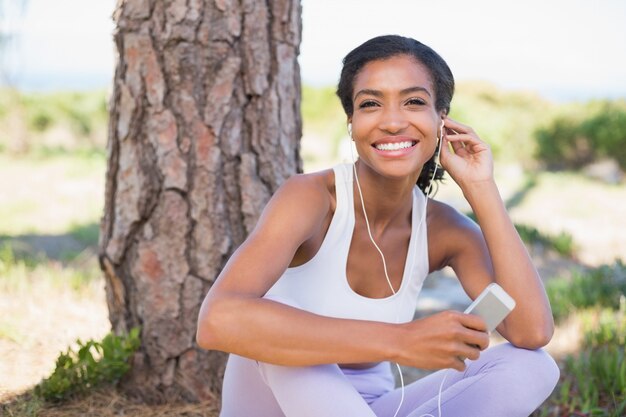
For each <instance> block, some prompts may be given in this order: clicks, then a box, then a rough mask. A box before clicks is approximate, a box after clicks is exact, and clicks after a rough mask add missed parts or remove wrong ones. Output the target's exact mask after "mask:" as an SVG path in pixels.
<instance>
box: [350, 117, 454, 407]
mask: <svg viewBox="0 0 626 417" xmlns="http://www.w3.org/2000/svg"><path fill="white" fill-rule="evenodd" d="M443 129H444V122H443V121H442V122H441V133H440V135H439V138H438V139H439V143H438V148H439V149H438V151H437V153H436V156H435V169H434V170H433V175H432V177H431V179H430V182H429V184H428V188H427V190H425V194H426V203H425V207H424V213H426V208H427V207H428V195H429V194H430V192H431V190H432V186H433V182H434V180H435V175H436V173H437V166H439V165H440V164H439V162H440V160H439V155H440V154H441V146H442V144H443ZM348 133H349V135H350V138H351V139H352V126H351V124H348ZM350 154H351V156H352V168H353V170H354V178H355V180H356V186H357V189H358V190H359V197H360V200H361V208H362V209H363V217H364V218H365V225H366V226H367V233H368V235H369V238H370V240H371V241H372V244H373V245H374V247H375V248H376V250H377V251H378V253H379V254H380V257H381V259H382V261H383V271H384V272H385V278H386V279H387V284H389V288H390V289H391V292H392V293H393V294H394V295H395V294H396V291H395V290H394V288H393V285H392V284H391V280H390V279H389V274H388V272H387V262H386V261H385V255H384V254H383V251H382V250H381V249H380V248H379V247H378V245H377V244H376V242H375V241H374V237H373V236H372V231H371V229H370V223H369V219H368V218H367V212H366V211H365V200H364V198H363V191H362V190H361V183H360V182H359V176H358V174H357V172H356V160H355V158H354V151H353V149H352V144H350ZM401 285H402V283H401ZM398 290H400V289H399V288H398ZM399 305H400V304H399ZM399 316H400V311H399V308H398V311H397V312H396V322H397V321H398V319H399ZM395 365H396V367H397V368H398V374H399V375H400V387H401V389H400V403H399V404H398V408H397V409H396V412H395V413H394V415H393V417H397V415H398V413H399V412H400V408H402V404H403V403H404V377H403V376H402V369H401V368H400V365H399V364H397V363H396V364H395ZM447 376H448V375H447V374H445V375H444V377H443V379H442V381H441V384H440V385H439V398H438V401H437V408H438V410H439V417H441V392H442V389H443V384H444V382H445V380H446V377H447ZM420 417H434V416H433V415H432V414H422V415H421V416H420Z"/></svg>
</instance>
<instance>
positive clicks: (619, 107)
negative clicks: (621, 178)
mask: <svg viewBox="0 0 626 417" xmlns="http://www.w3.org/2000/svg"><path fill="white" fill-rule="evenodd" d="M535 138H536V141H537V151H536V156H537V158H539V159H540V160H541V161H544V162H545V163H546V164H547V165H548V166H549V167H551V168H557V169H578V168H581V167H582V166H584V165H585V164H588V163H590V162H593V161H596V160H598V159H602V158H613V159H615V160H616V161H617V163H618V164H619V165H620V167H621V169H622V170H626V148H625V147H624V143H626V101H624V100H616V101H592V102H589V103H585V104H578V105H570V106H565V107H564V108H563V110H562V111H561V112H559V113H558V114H557V115H556V116H555V117H553V118H552V119H551V120H549V121H548V122H547V123H546V124H545V125H543V126H541V127H539V128H538V129H537V131H536V132H535Z"/></svg>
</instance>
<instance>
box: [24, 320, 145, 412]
mask: <svg viewBox="0 0 626 417" xmlns="http://www.w3.org/2000/svg"><path fill="white" fill-rule="evenodd" d="M77 344H78V350H77V351H75V350H73V349H71V348H70V349H68V350H67V352H65V353H61V355H59V357H58V358H57V361H56V367H55V369H54V372H53V373H52V375H50V377H48V378H47V379H45V380H43V381H42V382H41V383H39V385H37V386H36V387H35V394H36V395H38V396H41V397H42V398H44V399H45V400H47V401H61V400H65V399H68V398H70V397H73V396H75V395H77V394H81V393H84V392H86V391H88V390H89V389H91V388H93V387H96V386H99V385H103V384H115V383H117V382H118V381H119V380H120V379H121V378H122V377H123V376H124V374H126V372H128V370H129V369H130V364H129V359H130V357H131V356H132V354H133V353H134V352H135V351H136V350H137V349H138V348H139V344H140V339H139V328H134V329H132V330H131V331H130V333H129V334H128V335H126V336H116V335H114V334H113V333H109V334H108V335H107V336H105V338H104V339H103V340H102V341H101V342H97V341H94V340H88V341H87V342H85V343H83V342H81V341H80V340H78V341H77Z"/></svg>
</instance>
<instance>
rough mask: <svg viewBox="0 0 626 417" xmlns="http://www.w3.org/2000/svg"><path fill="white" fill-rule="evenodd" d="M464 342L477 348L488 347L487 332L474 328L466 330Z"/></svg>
mask: <svg viewBox="0 0 626 417" xmlns="http://www.w3.org/2000/svg"><path fill="white" fill-rule="evenodd" d="M468 331H469V332H470V333H468V334H467V335H466V338H465V343H467V344H468V345H470V346H472V347H473V348H475V349H478V350H485V349H487V348H488V347H489V334H488V333H485V332H479V331H476V330H468Z"/></svg>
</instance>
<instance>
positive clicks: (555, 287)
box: [546, 260, 626, 321]
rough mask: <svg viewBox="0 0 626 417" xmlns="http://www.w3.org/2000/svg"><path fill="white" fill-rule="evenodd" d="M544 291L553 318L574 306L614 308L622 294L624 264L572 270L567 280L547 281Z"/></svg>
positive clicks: (625, 287) (624, 289)
mask: <svg viewBox="0 0 626 417" xmlns="http://www.w3.org/2000/svg"><path fill="white" fill-rule="evenodd" d="M546 292H547V293H548V298H549V299H550V304H551V305H552V314H553V315H554V318H555V320H557V321H558V320H561V319H563V318H564V317H566V316H567V315H569V314H570V313H571V312H573V311H575V310H577V309H585V308H590V307H606V308H611V309H614V310H616V309H618V308H619V306H620V300H621V299H622V298H623V297H625V296H626V265H624V263H623V262H622V261H620V260H618V261H616V262H615V263H614V264H613V265H602V266H600V267H597V268H594V269H591V270H589V271H587V272H584V273H575V274H574V275H573V277H572V279H571V281H570V280H566V279H563V278H560V279H555V280H552V281H549V282H548V283H547V285H546Z"/></svg>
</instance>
